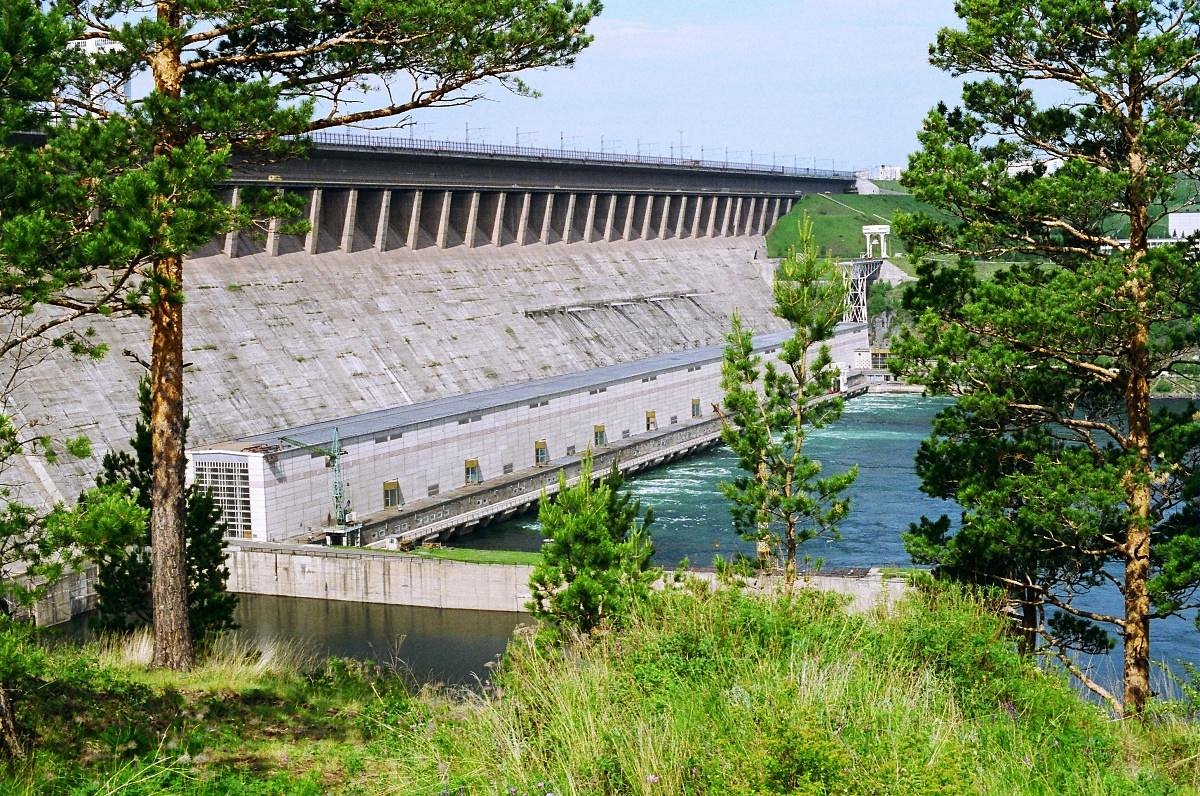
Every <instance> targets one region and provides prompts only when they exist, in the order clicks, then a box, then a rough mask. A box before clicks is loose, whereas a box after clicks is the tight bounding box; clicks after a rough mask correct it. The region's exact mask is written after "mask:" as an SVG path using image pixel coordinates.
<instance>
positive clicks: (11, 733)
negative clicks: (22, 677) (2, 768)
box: [0, 683, 25, 760]
mask: <svg viewBox="0 0 1200 796" xmlns="http://www.w3.org/2000/svg"><path fill="white" fill-rule="evenodd" d="M0 750H3V753H4V755H5V756H6V757H7V758H8V759H9V760H21V759H24V757H25V748H24V747H23V746H22V745H21V738H20V736H18V735H17V723H16V719H15V717H14V716H13V709H12V702H10V701H9V699H8V691H7V690H6V689H5V688H4V684H3V683H0Z"/></svg>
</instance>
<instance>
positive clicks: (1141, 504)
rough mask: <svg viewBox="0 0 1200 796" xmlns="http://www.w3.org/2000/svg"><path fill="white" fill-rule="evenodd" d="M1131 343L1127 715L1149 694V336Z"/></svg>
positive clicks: (1138, 712) (1138, 708) (1139, 709)
mask: <svg viewBox="0 0 1200 796" xmlns="http://www.w3.org/2000/svg"><path fill="white" fill-rule="evenodd" d="M1138 338H1139V339H1140V341H1141V345H1135V346H1133V347H1132V348H1133V352H1132V355H1131V359H1133V360H1134V363H1133V364H1134V371H1135V373H1136V374H1138V375H1135V377H1134V378H1132V379H1131V383H1130V387H1129V389H1128V391H1127V395H1126V399H1127V411H1128V413H1129V437H1130V441H1131V442H1132V447H1133V450H1134V452H1135V453H1136V454H1137V456H1138V462H1139V465H1140V466H1139V468H1138V471H1137V472H1134V473H1130V474H1129V476H1128V477H1129V478H1130V479H1131V484H1130V487H1131V489H1130V500H1129V510H1130V514H1131V517H1130V521H1129V529H1128V531H1127V537H1126V540H1125V623H1124V627H1123V631H1124V632H1123V635H1124V641H1125V660H1124V675H1125V698H1124V703H1125V715H1126V716H1140V715H1141V714H1142V712H1143V710H1144V709H1145V707H1146V701H1147V700H1148V699H1149V698H1150V593H1149V589H1148V586H1149V583H1148V581H1149V578H1150V476H1151V473H1150V464H1149V463H1150V389H1149V388H1150V384H1149V379H1148V378H1147V376H1146V375H1145V372H1144V370H1142V369H1141V368H1139V367H1138V365H1137V363H1138V362H1145V360H1146V358H1147V343H1148V338H1149V335H1148V333H1147V331H1146V330H1145V329H1142V330H1141V332H1140V334H1139V335H1138Z"/></svg>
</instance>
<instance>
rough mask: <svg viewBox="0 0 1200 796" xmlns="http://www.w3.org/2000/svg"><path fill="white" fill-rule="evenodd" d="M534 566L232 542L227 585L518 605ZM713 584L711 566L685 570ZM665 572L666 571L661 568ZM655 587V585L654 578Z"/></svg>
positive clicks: (884, 595) (370, 598)
mask: <svg viewBox="0 0 1200 796" xmlns="http://www.w3.org/2000/svg"><path fill="white" fill-rule="evenodd" d="M532 571H533V567H528V566H517V565H510V564H466V563H463V562H461V561H446V560H444V559H431V558H420V557H417V556H411V555H403V554H383V553H373V552H370V551H365V550H336V551H335V550H329V549H326V548H320V547H309V546H305V545H276V544H257V543H256V544H235V545H232V546H231V547H230V548H229V573H230V574H229V590H230V591H235V592H243V593H247V594H265V595H271V596H276V597H309V598H314V599H326V600H343V601H347V602H371V603H380V604H384V605H415V606H423V607H428V608H465V609H471V610H476V611H524V610H525V603H526V602H528V600H529V596H530V595H529V576H530V574H531V573H532ZM692 574H693V575H694V576H695V577H698V578H701V579H703V580H707V581H709V582H710V583H713V584H714V585H715V583H716V575H715V574H714V573H712V572H696V573H692ZM668 577H669V573H668ZM660 585H661V584H660ZM800 587H801V588H814V589H820V590H821V591H828V592H834V593H836V594H842V595H845V596H846V597H848V598H849V600H850V601H849V606H848V607H849V609H850V610H851V611H856V612H863V611H869V610H872V609H873V608H875V607H877V606H881V605H882V606H890V605H893V604H895V603H896V602H897V601H898V600H900V599H901V598H902V597H903V596H904V594H905V591H906V586H905V584H904V583H903V582H902V581H899V580H885V579H884V578H883V577H882V575H881V574H880V572H879V570H877V569H872V570H869V571H867V572H865V573H862V574H860V575H855V576H840V577H839V576H834V575H815V576H811V577H807V578H804V579H803V580H802V581H801V583H800ZM747 588H748V589H749V590H751V591H757V592H760V593H768V592H773V591H777V590H778V589H779V588H780V583H779V581H778V579H776V578H765V579H763V580H761V581H751V582H749V583H748V584H747Z"/></svg>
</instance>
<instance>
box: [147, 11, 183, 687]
mask: <svg viewBox="0 0 1200 796" xmlns="http://www.w3.org/2000/svg"><path fill="white" fill-rule="evenodd" d="M156 11H157V16H158V21H159V22H160V23H161V24H163V25H165V26H168V27H169V28H171V29H172V30H174V29H176V28H178V26H179V23H180V19H181V13H182V12H181V9H180V8H179V5H178V3H177V2H175V0H159V2H158V3H157V5H156ZM180 48H181V45H180V43H179V40H178V39H177V38H175V37H174V36H172V35H169V34H168V35H166V36H164V38H162V39H160V40H159V42H158V44H157V48H156V50H155V52H154V54H153V55H152V56H151V58H150V69H151V72H152V73H153V76H154V90H155V91H156V92H159V93H161V94H162V95H163V96H164V97H167V98H171V99H178V98H179V97H180V95H181V93H182V88H183V69H182V51H181V49H180ZM166 107H167V110H165V111H161V110H160V111H159V113H160V114H161V116H160V118H159V119H157V120H156V123H155V124H156V126H155V131H154V133H155V139H156V141H155V147H154V154H155V155H157V156H163V155H167V154H169V153H171V152H172V151H173V150H175V149H176V148H177V147H178V146H179V145H180V144H181V143H182V142H181V141H180V140H178V139H179V138H180V137H181V133H180V131H179V130H178V129H177V124H176V122H175V120H174V119H173V118H172V110H171V106H170V103H168V104H167V105H166ZM155 201H156V202H157V205H158V208H157V209H158V212H159V219H160V220H159V223H160V224H161V225H162V227H163V229H162V230H161V231H160V234H161V235H162V237H163V239H165V240H169V239H170V235H169V234H167V231H168V228H169V227H170V225H171V222H172V207H171V198H170V197H169V196H159V197H156V199H155ZM154 284H155V288H156V290H157V295H156V296H155V297H154V299H155V300H154V303H153V308H152V311H151V314H150V434H151V448H152V450H153V453H154V486H153V488H152V490H151V493H152V495H153V500H154V509H153V511H152V513H151V516H150V547H151V568H152V571H151V577H150V596H151V600H152V601H153V604H154V606H153V607H154V665H155V666H164V667H167V668H170V669H187V668H190V667H191V665H192V662H193V653H192V637H191V633H189V632H188V613H187V579H186V575H187V569H186V561H185V558H184V495H183V481H184V466H185V460H184V457H183V422H184V421H183V256H182V255H180V254H174V255H166V256H162V257H159V258H157V259H156V260H155V261H154Z"/></svg>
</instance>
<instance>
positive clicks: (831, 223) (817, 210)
mask: <svg viewBox="0 0 1200 796" xmlns="http://www.w3.org/2000/svg"><path fill="white" fill-rule="evenodd" d="M917 210H924V211H926V212H930V213H932V212H934V211H933V209H932V208H930V207H929V206H928V205H926V204H924V203H922V202H919V201H917V200H916V199H914V198H913V197H911V196H907V195H904V196H892V195H886V194H880V195H877V196H858V195H855V194H836V195H834V194H809V195H807V196H805V197H804V198H802V199H801V200H800V201H799V202H797V203H796V204H795V205H793V206H792V211H791V212H790V213H788V215H786V216H784V217H783V218H781V219H779V222H778V223H777V224H776V225H775V226H774V227H773V228H772V229H771V231H770V232H768V233H767V254H768V255H769V256H771V257H782V256H783V255H784V254H785V253H786V252H787V250H788V247H789V246H794V245H796V243H797V238H798V236H799V232H798V229H797V223H798V221H799V219H800V217H801V214H803V213H808V217H809V218H811V219H812V222H813V233H814V234H815V236H816V239H817V245H818V246H820V247H821V250H822V251H825V252H828V253H830V254H832V255H833V256H834V257H835V258H843V259H844V258H849V257H858V256H859V255H860V254H862V252H863V246H864V240H863V236H862V228H863V225H865V224H890V223H892V217H893V216H894V215H895V214H896V213H897V212H904V213H913V212H916V211H917ZM890 245H891V246H892V250H893V251H904V246H903V243H902V241H900V239H899V238H895V237H893V238H892V239H891V242H890Z"/></svg>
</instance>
